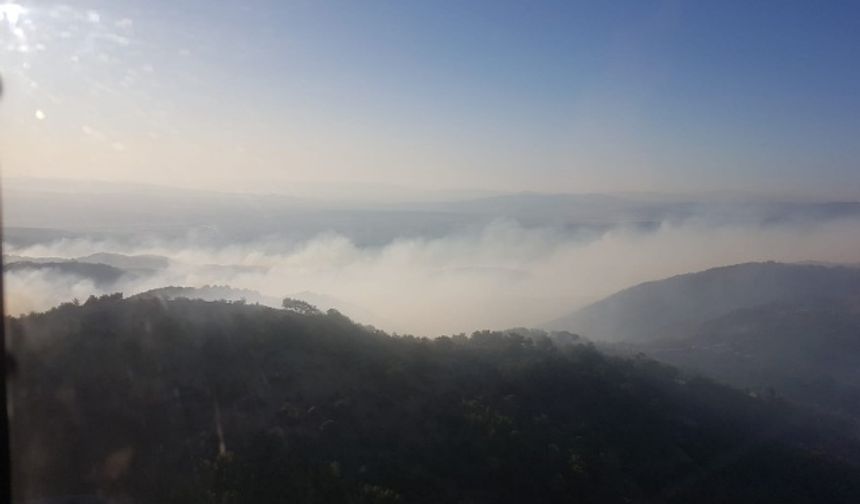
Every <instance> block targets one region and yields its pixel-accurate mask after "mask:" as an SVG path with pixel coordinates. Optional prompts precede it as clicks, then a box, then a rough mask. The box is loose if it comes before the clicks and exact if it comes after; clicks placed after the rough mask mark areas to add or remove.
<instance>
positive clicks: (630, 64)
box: [0, 0, 860, 197]
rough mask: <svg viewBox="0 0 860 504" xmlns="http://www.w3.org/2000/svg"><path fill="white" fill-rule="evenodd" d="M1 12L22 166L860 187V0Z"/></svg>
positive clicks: (518, 184) (225, 176)
mask: <svg viewBox="0 0 860 504" xmlns="http://www.w3.org/2000/svg"><path fill="white" fill-rule="evenodd" d="M69 5H71V6H70V7H61V6H53V5H52V3H51V2H37V3H27V2H21V3H20V4H19V5H15V4H6V5H4V6H3V7H0V10H2V12H4V13H5V20H4V21H0V26H2V28H0V37H2V39H0V40H2V43H3V50H2V51H0V71H2V72H3V76H4V79H5V96H4V100H3V103H2V106H0V147H2V158H3V172H4V175H6V176H19V175H35V176H45V177H72V178H77V177H81V178H101V179H111V180H123V181H140V182H154V183H162V184H178V185H184V186H196V187H207V188H219V189H254V190H261V189H262V190H275V189H277V188H280V187H285V186H287V185H289V184H291V183H294V182H302V183H308V182H310V183H331V182H336V183H351V182H355V181H360V182H363V183H365V184H376V183H386V184H394V185H403V186H410V187H418V188H429V189H457V188H470V189H491V190H511V191H518V190H539V191H554V192H559V191H569V192H583V191H630V190H643V191H710V190H726V189H728V190H732V189H746V190H756V191H768V192H790V193H816V194H828V195H831V196H838V197H860V166H858V159H860V3H858V2H849V1H846V2H840V1H822V2H812V1H806V2H789V1H772V2H768V1H757V2H749V1H742V2H730V1H701V2H692V1H690V2H680V1H679V2H656V1H655V2H648V1H632V2H617V1H613V2H573V1H566V2H501V1H487V2H477V1H474V2H464V1H458V2H443V1H424V2H417V1H387V2H376V1H373V2H371V1H361V2H360V1H350V2H316V1H308V2H287V1H272V2H218V1H212V0H207V1H186V2H181V1H179V2H177V1H169V2H168V1H165V2H156V1H152V0H148V1H129V0H126V1H119V0H115V1H111V2H101V3H99V2H80V3H77V2H72V3H71V4H69Z"/></svg>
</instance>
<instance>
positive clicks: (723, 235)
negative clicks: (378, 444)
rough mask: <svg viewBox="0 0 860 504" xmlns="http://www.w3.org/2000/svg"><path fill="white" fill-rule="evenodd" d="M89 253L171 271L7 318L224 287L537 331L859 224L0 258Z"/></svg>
mask: <svg viewBox="0 0 860 504" xmlns="http://www.w3.org/2000/svg"><path fill="white" fill-rule="evenodd" d="M94 252H116V253H122V254H155V255H162V256H165V257H168V258H169V259H170V263H169V266H168V267H166V268H165V269H162V270H159V271H156V272H154V273H151V274H140V273H138V274H136V275H128V276H126V277H123V279H121V280H120V281H119V282H117V283H116V284H115V285H109V286H97V285H95V284H93V283H92V282H90V281H87V280H81V279H79V278H76V277H71V276H67V275H62V274H56V273H50V272H47V271H35V272H34V271H15V272H8V273H7V274H6V288H7V306H8V310H9V311H10V312H11V313H13V314H15V313H24V312H29V311H32V310H36V311H40V310H44V309H47V308H49V307H51V306H54V305H56V304H58V303H60V302H63V301H69V300H71V299H72V298H78V299H81V300H83V299H85V298H86V297H87V296H88V295H89V294H100V293H107V292H114V291H123V292H124V293H125V294H126V295H132V294H135V293H138V292H142V291H145V290H148V289H152V288H156V287H162V286H165V285H182V286H203V285H207V284H209V285H214V284H218V285H224V284H228V285H230V286H233V287H237V288H244V289H253V290H256V291H258V292H260V293H261V294H263V295H264V296H267V297H268V298H269V299H271V300H273V301H272V303H276V302H277V300H279V299H281V298H283V297H284V296H287V295H298V296H305V297H310V298H312V299H310V300H311V301H312V302H313V301H314V300H316V299H321V300H323V301H322V302H321V304H326V303H328V304H330V305H332V306H334V307H336V308H339V309H341V310H342V311H344V312H345V313H346V314H347V315H350V316H351V317H353V318H355V319H356V320H357V321H359V322H362V323H369V324H374V325H376V326H378V327H380V328H383V329H386V330H391V331H397V332H408V333H413V334H419V335H427V336H434V335H439V334H450V333H459V332H470V331H473V330H476V329H482V328H506V327H511V326H520V325H526V326H533V325H540V324H542V323H545V322H547V321H549V320H552V319H554V318H556V317H558V316H561V315H563V314H565V313H568V312H570V311H571V310H573V309H575V308H577V307H579V306H582V305H583V304H585V303H587V302H590V301H594V300H596V299H599V298H600V297H603V296H606V295H608V294H611V293H612V292H615V291H617V290H620V289H623V288H625V287H628V286H630V285H633V284H636V283H639V282H643V281H648V280H654V279H659V278H663V277H666V276H671V275H675V274H681V273H686V272H690V271H697V270H702V269H706V268H709V267H715V266H721V265H726V264H734V263H740V262H747V261H765V260H775V261H785V262H795V261H806V260H813V261H824V262H838V263H853V262H858V261H860V220H856V219H846V220H839V221H830V222H827V223H818V224H808V225H788V224H783V225H771V226H762V225H749V226H742V225H732V226H714V225H704V224H696V223H694V222H691V221H687V222H684V223H679V224H668V223H665V224H663V225H661V226H659V227H657V228H656V229H651V230H647V231H646V230H642V229H635V228H629V227H623V226H622V227H616V228H613V229H612V230H609V231H607V232H605V233H602V234H599V235H598V236H596V237H592V238H590V239H581V238H579V239H575V238H572V237H565V236H561V235H560V234H559V233H557V232H556V231H555V230H553V229H550V228H525V227H522V226H520V225H518V224H517V223H515V222H509V221H496V222H494V223H492V224H490V225H488V226H486V227H484V228H483V229H481V230H479V231H476V232H468V233H467V232H463V233H460V234H452V235H449V236H446V237H443V238H434V239H397V240H393V241H391V242H389V243H387V244H386V245H383V246H376V247H359V246H357V245H356V244H354V243H353V242H351V241H350V240H349V239H347V238H345V237H343V236H340V235H336V234H321V235H319V236H317V237H316V238H314V239H311V240H308V241H306V242H303V243H301V244H299V245H298V246H297V245H295V244H288V243H287V242H285V241H282V240H278V239H267V240H258V241H256V242H253V243H244V244H236V245H230V246H224V247H213V246H202V245H199V244H196V243H195V241H194V240H193V239H191V238H188V239H183V240H170V241H166V240H149V241H147V242H145V243H139V244H136V245H129V244H128V243H124V242H123V243H121V242H113V241H110V240H105V241H88V240H79V239H63V240H58V241H54V242H52V243H47V244H40V245H33V246H27V247H19V248H12V249H7V253H9V254H15V255H20V256H27V257H59V258H74V257H80V256H84V255H87V254H91V253H94Z"/></svg>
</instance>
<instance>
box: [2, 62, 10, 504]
mask: <svg viewBox="0 0 860 504" xmlns="http://www.w3.org/2000/svg"><path fill="white" fill-rule="evenodd" d="M2 98H3V79H2V76H0V99H2ZM2 194H3V190H2V187H0V270H2V265H3V200H2ZM5 301H6V291H5V288H4V285H3V274H2V273H0V317H2V318H3V323H2V324H0V377H2V378H0V379H2V380H3V386H2V387H0V404H2V405H3V408H2V411H0V502H8V503H11V502H12V465H11V459H10V453H9V402H8V398H7V387H8V386H9V384H8V383H7V381H8V378H9V377H8V375H7V373H8V372H9V371H10V369H11V367H12V366H8V363H9V356H8V354H7V353H6V310H5Z"/></svg>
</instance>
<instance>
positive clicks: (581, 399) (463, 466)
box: [7, 295, 860, 504]
mask: <svg viewBox="0 0 860 504" xmlns="http://www.w3.org/2000/svg"><path fill="white" fill-rule="evenodd" d="M440 316H442V315H441V314H440ZM7 323H8V327H9V337H10V343H11V346H12V348H13V350H14V352H15V357H16V359H17V362H18V366H17V368H18V372H17V375H16V377H15V379H14V384H13V389H12V397H13V399H14V414H13V429H14V430H13V436H14V437H13V443H14V446H13V449H14V453H15V461H16V465H15V469H16V475H15V476H16V483H17V486H16V488H15V491H16V493H17V496H18V498H19V499H22V500H24V501H26V500H30V499H34V500H35V499H43V498H49V497H57V496H63V495H99V496H100V497H101V498H103V499H105V500H107V501H115V502H136V503H137V502H140V503H170V502H177V503H178V502H182V503H194V502H199V503H224V504H228V503H230V504H232V503H246V502H247V503H255V504H256V503H268V502H308V503H310V502H338V503H341V502H347V503H348V502H356V503H358V502H367V503H371V502H372V503H383V502H386V503H387V502H404V503H413V502H414V503H446V502H450V503H505V502H510V503H522V502H601V503H612V502H619V503H620V502H679V503H681V502H683V503H688V502H714V503H716V502H780V503H785V502H798V503H799V502H809V503H820V502H845V503H854V502H860V478H858V475H860V469H858V467H860V466H858V465H857V462H858V460H860V451H858V445H857V444H856V442H855V440H854V439H853V438H852V437H851V435H850V433H848V432H847V431H845V430H843V428H842V426H839V425H835V424H832V423H831V422H830V421H829V420H826V419H822V418H813V417H810V416H808V415H807V414H805V413H801V412H798V411H796V410H794V409H792V408H791V407H789V406H787V405H785V404H782V403H780V402H778V401H774V400H763V399H755V398H751V397H749V396H746V395H744V394H742V393H740V392H737V391H734V390H732V389H729V388H726V387H722V386H718V385H715V384H713V383H711V382H708V381H705V380H701V379H689V378H686V377H684V376H681V375H680V374H679V373H678V372H676V371H675V370H674V369H672V368H669V367H667V366H664V365H661V364H657V363H655V362H654V361H651V360H648V359H645V358H633V359H620V358H614V357H608V356H605V355H603V354H601V353H599V352H598V351H596V350H595V349H594V348H593V347H591V346H590V345H588V344H583V343H580V342H579V340H577V339H576V338H572V337H569V338H566V341H567V342H566V343H561V342H559V343H553V341H552V340H551V339H550V338H549V337H545V336H543V335H541V334H539V333H538V334H536V333H534V332H531V333H528V335H527V336H523V335H521V334H518V333H517V332H508V333H490V332H479V333H475V334H473V335H472V336H471V337H468V338H467V337H464V336H455V337H442V338H438V339H435V340H427V339H417V338H413V337H408V336H399V337H398V336H390V335H387V334H384V333H382V332H380V331H377V330H374V329H372V328H367V327H362V326H359V325H356V324H354V323H352V322H351V321H349V320H348V319H346V318H345V317H343V316H342V315H340V314H338V313H337V312H334V311H331V312H329V313H327V314H322V313H313V312H310V313H306V314H303V313H296V312H295V311H291V310H277V309H271V308H265V307H262V306H256V305H247V304H243V303H226V302H205V301H191V300H187V299H175V300H164V299H159V298H141V299H127V300H123V299H122V297H121V296H119V295H116V296H109V297H104V298H100V299H95V298H91V299H90V300H88V301H87V302H86V303H84V304H82V305H74V304H66V305H62V306H60V307H58V308H56V309H53V310H51V311H49V312H47V313H44V314H36V315H30V316H26V317H21V318H15V319H9V320H8V322H7Z"/></svg>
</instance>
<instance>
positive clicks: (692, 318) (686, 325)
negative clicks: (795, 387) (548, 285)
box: [549, 262, 860, 343]
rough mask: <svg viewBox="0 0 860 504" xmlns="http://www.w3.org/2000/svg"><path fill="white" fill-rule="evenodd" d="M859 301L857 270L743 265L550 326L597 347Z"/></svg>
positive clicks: (604, 303) (633, 294)
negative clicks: (784, 306) (753, 314)
mask: <svg viewBox="0 0 860 504" xmlns="http://www.w3.org/2000/svg"><path fill="white" fill-rule="evenodd" d="M846 300H860V268H848V267H838V266H821V265H807V264H781V263H774V262H768V263H747V264H738V265H735V266H726V267H721V268H714V269H709V270H707V271H702V272H699V273H690V274H686V275H678V276H675V277H672V278H668V279H665V280H659V281H655V282H647V283H643V284H640V285H636V286H634V287H631V288H629V289H626V290H623V291H621V292H619V293H617V294H614V295H612V296H609V297H608V298H606V299H603V300H601V301H598V302H596V303H594V304H591V305H589V306H586V307H585V308H582V309H581V310H578V311H576V312H574V313H572V314H570V315H568V316H565V317H562V318H560V319H558V320H556V321H554V322H552V323H550V324H549V325H550V326H551V327H552V328H557V329H564V330H569V331H573V332H577V333H580V334H583V335H584V336H586V337H589V338H591V339H594V340H598V341H625V342H637V343H642V342H647V341H652V340H656V339H665V338H672V337H684V336H687V335H689V334H690V333H691V332H692V331H694V330H695V328H696V327H698V325H699V324H701V323H703V322H705V321H707V320H711V319H714V318H717V317H720V316H723V315H726V314H728V313H731V312H733V311H735V310H739V309H743V308H753V307H757V306H762V305H766V304H771V303H802V302H829V301H834V302H844V301H846Z"/></svg>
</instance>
